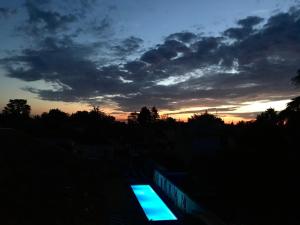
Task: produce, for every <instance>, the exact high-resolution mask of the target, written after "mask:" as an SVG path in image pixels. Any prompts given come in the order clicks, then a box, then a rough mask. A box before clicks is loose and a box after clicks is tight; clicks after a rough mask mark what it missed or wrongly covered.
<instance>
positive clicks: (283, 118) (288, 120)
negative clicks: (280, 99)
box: [279, 96, 300, 127]
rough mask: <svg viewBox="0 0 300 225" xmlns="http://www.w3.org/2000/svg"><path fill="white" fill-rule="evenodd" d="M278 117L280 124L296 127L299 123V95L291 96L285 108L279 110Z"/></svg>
mask: <svg viewBox="0 0 300 225" xmlns="http://www.w3.org/2000/svg"><path fill="white" fill-rule="evenodd" d="M279 119H280V122H281V124H285V125H287V126H288V127H297V126H299V125H300V96H298V97H296V98H293V99H292V101H291V102H289V103H288V104H287V107H286V109H284V110H283V111H281V112H280V114H279Z"/></svg>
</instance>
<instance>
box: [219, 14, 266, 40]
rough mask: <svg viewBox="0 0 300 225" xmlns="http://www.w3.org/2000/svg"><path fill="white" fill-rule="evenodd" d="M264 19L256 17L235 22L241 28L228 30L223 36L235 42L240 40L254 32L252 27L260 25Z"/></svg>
mask: <svg viewBox="0 0 300 225" xmlns="http://www.w3.org/2000/svg"><path fill="white" fill-rule="evenodd" d="M263 20H264V19H263V18H260V17H257V16H249V17H247V18H245V19H241V20H239V21H238V22H237V24H238V25H240V26H241V27H234V28H229V29H227V30H225V31H224V35H225V36H227V37H229V38H233V39H236V40H241V39H244V38H246V37H248V36H249V35H251V34H252V33H254V32H255V29H254V28H253V26H255V25H257V24H259V23H261V22H262V21H263Z"/></svg>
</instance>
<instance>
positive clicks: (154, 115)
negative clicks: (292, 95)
mask: <svg viewBox="0 0 300 225" xmlns="http://www.w3.org/2000/svg"><path fill="white" fill-rule="evenodd" d="M151 115H152V120H153V121H156V120H158V119H159V114H158V110H157V108H156V107H155V106H153V107H152V109H151Z"/></svg>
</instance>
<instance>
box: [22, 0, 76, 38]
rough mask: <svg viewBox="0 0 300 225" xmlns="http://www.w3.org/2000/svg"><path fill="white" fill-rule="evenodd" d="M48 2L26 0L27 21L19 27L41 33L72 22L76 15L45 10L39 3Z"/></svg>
mask: <svg viewBox="0 0 300 225" xmlns="http://www.w3.org/2000/svg"><path fill="white" fill-rule="evenodd" d="M47 3H48V2H47V1H46V2H42V1H30V0H27V1H26V3H25V8H26V10H27V13H28V21H27V23H26V24H24V25H23V26H22V27H20V29H22V30H24V31H27V32H28V33H29V34H32V35H41V34H43V33H44V32H55V31H58V30H60V29H66V25H68V24H69V23H73V22H75V21H76V20H77V17H76V16H75V15H73V14H66V15H63V14H61V13H59V12H57V11H51V10H45V9H43V8H42V7H41V5H44V4H47Z"/></svg>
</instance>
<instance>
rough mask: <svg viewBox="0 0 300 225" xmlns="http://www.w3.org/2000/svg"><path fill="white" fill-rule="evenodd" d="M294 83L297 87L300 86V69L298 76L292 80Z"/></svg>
mask: <svg viewBox="0 0 300 225" xmlns="http://www.w3.org/2000/svg"><path fill="white" fill-rule="evenodd" d="M292 82H293V83H294V84H295V85H296V86H300V69H299V70H298V71H297V76H295V77H293V78H292Z"/></svg>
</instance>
